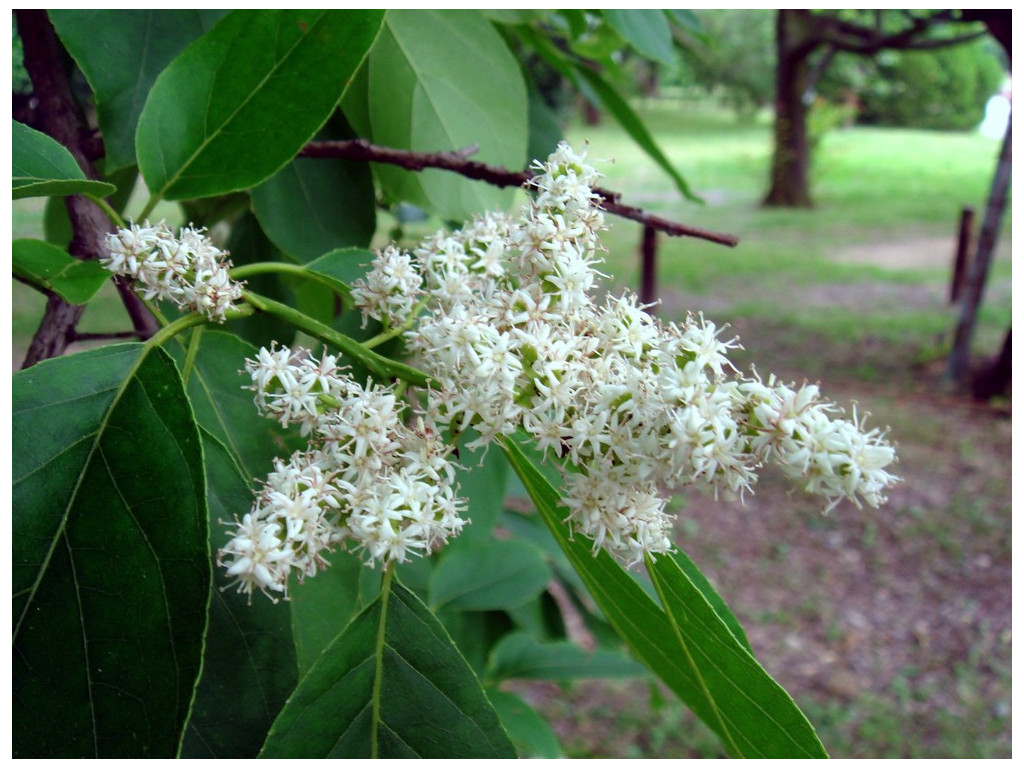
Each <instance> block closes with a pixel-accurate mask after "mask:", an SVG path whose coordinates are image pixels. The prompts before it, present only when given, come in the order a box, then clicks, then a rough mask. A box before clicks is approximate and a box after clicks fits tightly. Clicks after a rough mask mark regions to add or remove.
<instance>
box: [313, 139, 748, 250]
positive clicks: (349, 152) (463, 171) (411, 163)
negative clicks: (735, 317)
mask: <svg viewBox="0 0 1024 768" xmlns="http://www.w3.org/2000/svg"><path fill="white" fill-rule="evenodd" d="M475 151H476V148H475V147H470V148H468V149H464V150H459V151H455V152H411V151H408V150H404V149H393V148H391V147H381V146H377V145H375V144H371V143H370V142H369V141H367V140H366V139H352V140H350V141H313V142H310V143H309V144H307V145H306V146H305V147H303V148H302V151H300V152H299V156H300V157H330V158H336V159H342V160H357V161H362V162H371V163H386V164H388V165H395V166H398V167H400V168H405V169H406V170H410V171H422V170H425V169H427V168H440V169H442V170H445V171H451V172H452V173H457V174H459V175H460V176H464V177H466V178H467V179H474V180H476V181H483V182H485V183H487V184H490V185H492V186H495V187H521V186H522V185H523V184H525V183H526V182H528V181H529V180H530V179H532V178H533V174H532V173H529V172H527V171H509V170H507V169H505V168H501V167H497V166H493V165H487V164H485V163H481V162H478V161H476V160H470V159H468V157H469V155H471V154H473V152H475ZM594 192H595V193H597V194H598V195H600V196H601V198H602V207H603V208H604V210H606V211H607V212H608V213H613V214H615V215H616V216H621V217H623V218H626V219H631V220H633V221H637V222H640V223H641V224H643V225H645V226H650V227H654V228H655V229H657V230H659V231H661V232H665V233H666V234H668V235H672V236H674V237H695V238H698V239H701V240H707V241H709V242H712V243H718V244H720V245H728V246H730V247H732V246H735V245H736V244H737V243H738V242H739V238H737V237H735V236H733V235H726V234H721V233H719V232H711V231H708V230H706V229H699V228H697V227H691V226H687V225H685V224H677V223H676V222H673V221H669V220H667V219H663V218H661V217H660V216H655V215H654V214H652V213H650V212H648V211H645V210H643V209H641V208H637V207H635V206H631V205H625V204H623V203H620V202H619V199H620V195H619V193H618V192H612V191H610V190H607V189H602V188H600V187H598V188H596V189H595V190H594Z"/></svg>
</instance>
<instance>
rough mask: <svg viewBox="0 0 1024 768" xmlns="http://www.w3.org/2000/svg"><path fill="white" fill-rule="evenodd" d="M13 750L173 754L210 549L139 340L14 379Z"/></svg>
mask: <svg viewBox="0 0 1024 768" xmlns="http://www.w3.org/2000/svg"><path fill="white" fill-rule="evenodd" d="M13 403H14V416H13V446H12V460H13V474H14V493H13V501H14V503H13V510H14V525H13V533H14V546H13V556H14V567H13V591H14V666H13V678H14V707H13V709H14V720H13V741H14V755H15V756H16V757H173V756H174V755H175V754H176V753H177V751H178V744H179V741H180V739H181V734H182V731H183V729H184V726H185V719H186V717H187V716H188V710H189V704H190V702H191V699H192V691H193V687H194V685H195V682H196V678H197V677H198V675H199V668H200V655H201V653H202V639H203V633H204V630H205V625H206V607H207V603H208V601H209V590H210V560H209V551H208V541H207V524H206V520H207V514H206V500H205V490H204V476H203V464H202V451H201V448H200V442H199V434H198V432H197V430H196V426H195V422H194V421H193V419H192V411H191V408H190V407H189V404H188V400H187V399H186V397H185V393H184V391H183V389H182V385H181V378H180V377H179V375H178V372H177V370H176V369H175V367H174V363H173V362H172V361H171V359H170V358H169V357H168V356H167V355H166V354H165V353H164V352H163V351H162V350H159V349H154V350H149V351H148V354H146V350H145V347H143V345H141V344H124V345H117V346H110V347H103V348H101V349H97V350H91V351H88V352H83V353H80V354H77V355H71V356H69V357H63V358H58V359H55V360H48V361H45V362H43V363H40V364H39V365H36V366H34V367H32V368H29V369H28V370H25V371H21V372H19V373H16V374H15V375H14V378H13Z"/></svg>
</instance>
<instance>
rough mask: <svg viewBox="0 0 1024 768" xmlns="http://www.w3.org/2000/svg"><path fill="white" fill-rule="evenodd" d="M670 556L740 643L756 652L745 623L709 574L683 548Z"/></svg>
mask: <svg viewBox="0 0 1024 768" xmlns="http://www.w3.org/2000/svg"><path fill="white" fill-rule="evenodd" d="M670 557H671V558H672V559H673V560H675V561H676V565H677V566H678V567H679V568H680V569H681V570H682V571H683V573H685V574H686V578H688V579H689V580H690V581H691V582H692V583H693V586H695V587H696V588H697V589H699V590H700V593H701V594H702V595H704V599H705V600H707V601H708V604H709V605H710V606H711V607H712V608H714V609H715V613H717V614H718V618H720V619H721V620H722V622H723V623H724V624H725V625H726V626H727V627H728V628H729V631H730V632H732V634H733V636H734V637H735V638H736V639H737V640H738V641H739V643H740V645H742V646H743V647H744V648H746V649H747V650H748V651H750V653H753V652H754V649H753V648H752V647H751V645H750V641H749V640H748V639H747V633H746V631H745V630H744V629H743V625H742V624H740V622H739V619H737V618H736V616H735V615H734V614H733V612H732V611H731V610H730V608H729V606H728V605H727V604H726V602H725V600H723V599H722V596H721V595H719V594H718V592H716V591H715V588H714V587H713V586H711V582H710V581H708V578H707V576H705V575H704V574H703V573H701V571H700V569H699V568H698V567H697V565H696V563H694V562H693V560H691V559H690V558H689V556H687V554H686V553H685V552H683V551H682V550H681V549H680V550H676V551H675V552H673V553H672V554H671V555H670Z"/></svg>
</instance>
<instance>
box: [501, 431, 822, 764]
mask: <svg viewBox="0 0 1024 768" xmlns="http://www.w3.org/2000/svg"><path fill="white" fill-rule="evenodd" d="M504 449H505V453H506V455H507V456H508V458H509V461H510V462H511V463H512V466H513V468H514V469H515V470H516V472H517V474H518V475H519V477H520V479H521V480H522V482H523V485H525V486H526V488H527V490H528V491H529V493H530V496H531V498H532V499H533V501H534V503H535V504H536V505H537V509H538V510H539V511H540V513H541V514H542V515H543V516H544V519H545V522H547V524H548V528H549V529H550V530H551V533H552V534H553V535H554V537H555V538H556V539H557V540H558V543H559V545H560V546H561V547H562V549H563V550H564V551H565V553H566V555H567V556H568V557H569V560H570V561H571V562H572V564H573V567H574V568H575V569H576V570H577V572H578V573H579V574H580V576H581V577H582V578H583V580H584V582H586V585H587V589H588V590H589V591H590V594H591V595H592V596H593V598H594V600H595V601H596V602H597V604H598V605H599V606H600V607H601V610H602V611H603V612H604V614H605V616H606V617H607V618H608V620H609V621H610V622H611V623H612V625H613V626H614V627H615V629H616V631H617V632H618V633H619V635H620V637H622V639H623V640H625V641H626V643H627V644H628V645H629V647H630V649H631V650H632V652H633V655H634V656H635V657H636V658H637V659H639V660H640V661H642V662H643V663H644V664H646V665H647V667H648V668H650V669H651V671H653V672H654V673H655V674H656V675H657V676H658V677H660V678H661V679H662V681H663V682H665V684H666V685H668V686H669V688H671V689H672V690H673V691H674V692H675V694H676V695H677V696H679V698H680V699H682V700H683V701H684V702H685V703H686V705H687V706H689V707H690V709H692V710H693V711H694V713H695V714H696V715H697V716H698V717H700V719H701V720H703V721H704V722H705V723H707V724H708V725H709V726H710V727H711V728H712V729H713V730H714V731H715V732H716V733H717V734H718V735H719V737H720V738H721V739H722V741H723V743H724V744H725V746H726V748H727V749H728V750H729V751H730V753H732V754H733V756H735V757H788V758H794V757H827V755H826V753H825V750H824V748H823V747H822V745H821V742H820V741H819V740H818V737H817V735H816V734H815V733H814V729H813V728H812V727H811V725H810V723H809V722H807V719H806V717H804V715H803V713H802V712H801V711H800V709H799V708H798V707H797V706H796V704H795V703H794V702H793V700H792V698H790V696H789V694H787V693H786V692H785V690H783V689H782V688H781V687H780V686H779V685H778V683H776V682H775V681H774V680H773V679H772V678H771V677H770V676H769V675H768V673H767V672H765V671H764V669H763V668H762V667H761V666H760V665H759V664H758V663H757V660H756V659H754V657H753V656H751V655H750V653H749V652H748V651H747V650H746V648H744V647H743V645H742V644H741V643H740V642H739V641H738V640H737V639H736V637H735V636H734V635H733V634H732V632H731V631H730V630H729V628H728V627H727V626H726V625H725V624H724V623H723V622H722V620H721V619H720V618H719V617H718V615H717V614H716V613H715V610H714V609H713V608H712V607H711V606H710V604H708V602H707V600H705V599H704V596H703V595H702V594H701V592H700V590H699V589H697V588H696V587H694V586H693V585H692V583H691V582H690V581H689V580H688V579H686V577H685V574H683V571H682V569H681V568H678V566H677V565H676V563H675V561H674V560H672V558H670V557H661V558H659V559H658V563H657V567H658V568H659V569H660V570H659V572H658V573H657V579H658V582H657V583H658V586H659V593H660V594H661V595H663V599H664V600H666V601H667V603H666V604H667V606H668V613H666V611H665V610H663V609H662V608H661V607H659V606H658V605H656V604H655V603H654V602H652V601H651V599H650V598H649V597H648V596H647V594H646V593H645V592H644V591H643V589H642V588H641V587H640V586H639V585H638V584H637V583H636V581H634V580H633V579H632V578H631V577H630V576H629V575H628V574H627V573H626V571H624V570H623V568H622V567H621V566H619V565H618V564H617V563H616V562H615V561H614V560H612V558H611V557H610V556H609V555H608V554H607V553H606V552H604V551H603V550H602V551H599V552H598V553H597V556H596V557H595V556H594V555H593V554H592V553H591V550H590V546H589V544H588V543H587V542H584V541H582V540H581V538H580V537H575V538H573V537H571V536H570V533H569V531H568V529H567V527H566V525H565V523H563V520H564V518H565V516H566V515H565V510H564V509H562V508H560V506H559V501H560V500H559V498H558V494H557V492H556V491H555V490H554V488H552V487H551V484H550V483H548V482H547V480H545V478H544V477H543V475H542V474H541V473H540V472H539V470H538V469H537V468H536V467H535V466H534V465H533V463H532V462H531V461H530V460H529V459H527V457H526V456H525V454H523V452H522V451H521V450H520V448H519V447H518V446H517V445H515V444H514V443H513V442H511V441H506V442H505V443H504ZM666 564H671V565H666ZM651 577H652V579H654V578H655V574H654V573H652V574H651ZM687 585H689V586H687ZM684 622H685V623H684Z"/></svg>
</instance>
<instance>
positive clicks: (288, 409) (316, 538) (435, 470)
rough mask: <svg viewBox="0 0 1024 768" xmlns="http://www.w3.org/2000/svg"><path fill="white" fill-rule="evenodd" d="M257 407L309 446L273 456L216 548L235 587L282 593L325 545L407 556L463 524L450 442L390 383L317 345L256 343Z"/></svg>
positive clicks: (252, 363)
mask: <svg viewBox="0 0 1024 768" xmlns="http://www.w3.org/2000/svg"><path fill="white" fill-rule="evenodd" d="M246 369H247V370H248V372H249V374H250V375H251V377H252V381H253V386H252V389H253V390H254V391H255V393H256V398H255V399H256V403H257V405H258V407H259V408H260V410H262V411H263V412H264V413H265V414H266V415H268V416H271V417H273V418H275V419H277V420H279V421H280V422H281V424H283V425H286V426H287V425H289V424H293V423H298V424H301V426H302V431H303V434H307V435H311V442H310V445H309V446H308V448H307V450H305V451H300V452H297V453H295V454H293V455H292V457H291V458H290V459H289V460H288V461H287V462H283V461H277V462H276V463H275V470H274V472H272V473H270V475H269V476H268V477H267V480H266V483H265V484H264V486H263V490H262V492H261V493H260V494H259V497H258V498H257V500H256V503H255V504H254V506H253V508H252V510H251V511H250V512H249V514H247V515H245V516H244V517H243V518H242V520H241V522H239V523H237V525H236V529H235V533H234V537H233V538H232V539H231V541H230V542H229V543H228V544H227V545H226V546H225V547H224V548H223V549H221V551H220V554H219V559H220V562H221V564H222V565H223V566H224V567H226V568H227V573H228V575H229V576H232V577H235V579H236V582H237V584H238V588H239V590H240V591H242V592H246V593H249V594H251V593H252V591H253V590H254V589H259V590H262V591H263V592H264V593H266V594H268V595H269V594H271V593H273V592H277V593H282V594H285V595H286V594H287V589H288V577H289V575H290V574H291V573H292V572H293V571H294V572H295V573H296V574H297V575H298V576H299V578H304V577H305V576H312V575H314V574H315V573H316V572H317V571H318V570H320V569H322V568H323V567H324V566H325V565H326V563H325V561H324V559H323V554H322V553H323V552H324V551H325V550H329V549H332V548H333V547H334V546H336V545H338V544H342V543H344V542H348V541H351V542H354V543H355V545H356V546H358V547H359V548H361V549H362V551H363V552H364V554H365V556H366V558H367V560H368V561H369V562H371V563H374V562H377V561H381V562H384V563H388V562H391V561H398V562H404V561H405V560H406V559H408V557H409V556H410V555H412V554H428V553H430V552H431V551H433V550H435V549H437V548H439V547H440V546H442V545H443V544H444V542H445V541H447V539H448V538H449V537H450V536H454V535H457V534H458V533H459V531H460V530H461V528H462V526H463V525H464V523H465V521H464V520H463V519H462V518H461V517H460V513H461V512H462V509H463V503H462V502H461V500H460V499H458V498H457V497H456V495H455V470H454V467H453V466H452V464H451V463H450V462H449V461H448V454H449V453H450V449H449V448H448V447H447V446H445V444H444V443H443V442H442V441H441V439H440V437H439V435H438V434H437V433H436V432H434V430H432V429H431V428H430V427H428V426H427V425H425V424H424V423H423V420H422V419H420V418H417V419H415V421H414V424H413V425H412V426H409V425H407V424H406V423H405V422H404V420H403V410H404V408H403V405H402V404H401V403H400V402H399V400H398V398H397V397H396V396H395V393H394V391H393V390H392V389H390V388H386V387H381V386H372V385H367V386H366V387H361V386H359V385H358V384H356V383H355V382H354V381H353V380H352V379H351V378H350V377H349V376H348V375H347V374H346V373H345V372H344V371H342V370H340V369H339V368H338V366H337V359H336V358H335V357H333V356H331V355H328V354H326V353H324V354H323V356H322V357H321V358H320V360H317V359H315V358H314V357H312V356H311V355H310V354H309V353H308V352H305V351H298V352H292V351H291V350H290V349H288V348H272V349H269V350H268V349H265V348H264V349H261V350H260V352H259V356H258V357H257V359H255V360H249V361H247V363H246Z"/></svg>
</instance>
